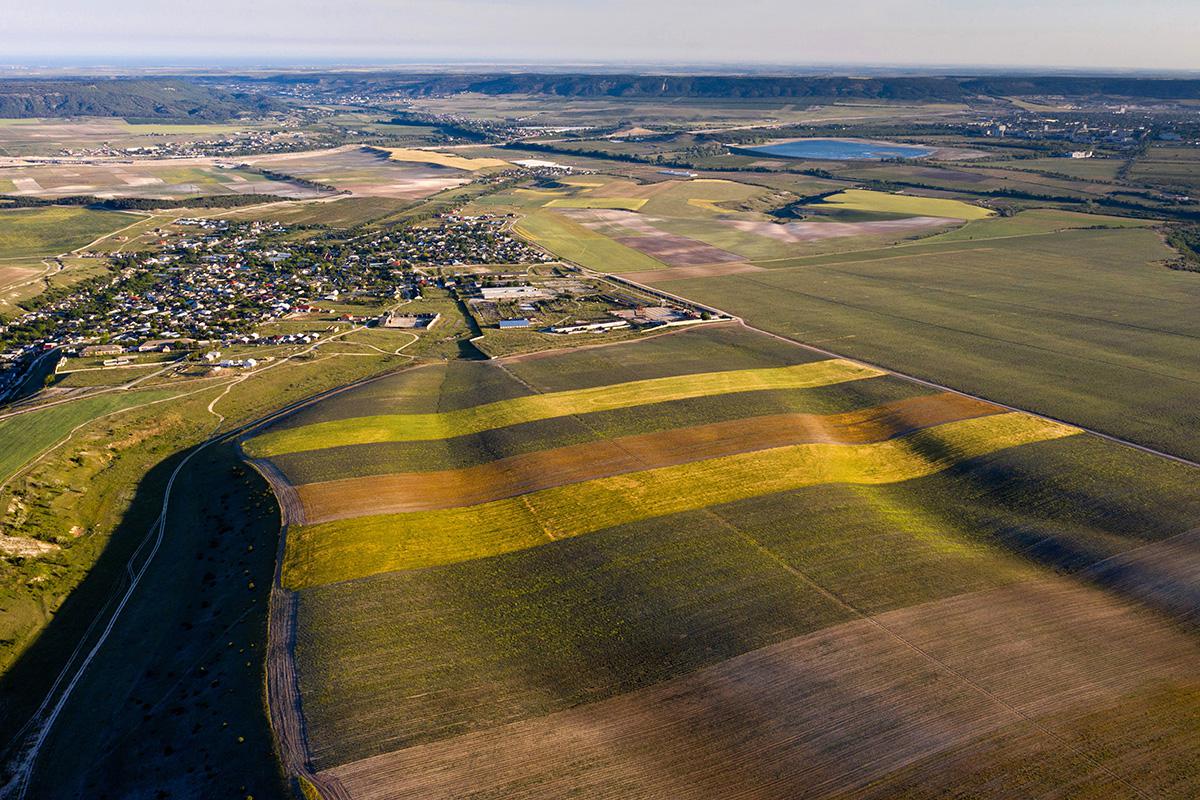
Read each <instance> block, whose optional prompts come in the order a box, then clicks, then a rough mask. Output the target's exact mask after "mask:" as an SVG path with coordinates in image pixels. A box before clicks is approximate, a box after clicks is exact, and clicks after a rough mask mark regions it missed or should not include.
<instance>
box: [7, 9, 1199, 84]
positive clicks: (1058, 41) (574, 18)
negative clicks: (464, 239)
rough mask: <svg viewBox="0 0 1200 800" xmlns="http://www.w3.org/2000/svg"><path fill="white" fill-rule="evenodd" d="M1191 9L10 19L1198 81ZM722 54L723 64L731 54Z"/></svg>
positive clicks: (515, 61) (436, 45) (192, 61)
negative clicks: (1190, 75) (1149, 74)
mask: <svg viewBox="0 0 1200 800" xmlns="http://www.w3.org/2000/svg"><path fill="white" fill-rule="evenodd" d="M1197 30H1200V4H1196V3H1194V2H1186V1H1185V0H1145V2H1142V3H1140V4H1137V5H1132V4H1128V3H1124V2H1118V0H1095V1H1094V2H1081V1H1080V0H1060V2H1056V3H1053V5H1052V6H1050V7H1048V6H1047V5H1046V4H1044V3H1039V2H1034V1H1033V0H1011V2H1008V3H1005V4H988V5H986V6H985V5H983V4H979V3H963V2H961V0H959V2H954V3H951V2H948V1H947V0H906V2H897V1H895V0H883V1H882V2H881V1H880V0H875V1H874V2H872V1H871V0H841V2H838V3H835V4H830V3H828V2H821V3H817V2H811V0H792V1H791V2H785V0H747V2H745V3H743V4H740V5H739V6H738V9H737V11H736V12H735V11H733V10H731V9H730V7H729V6H728V5H727V4H723V3H715V2H709V0H702V1H701V2H686V0H657V2H646V1H643V2H637V1H636V0H607V2H599V0H559V1H558V2H554V1H553V0H509V2H506V3H494V2H486V1H485V0H440V2H437V3H432V4H431V3H428V2H415V0H398V1H393V2H386V1H385V0H344V1H343V2H341V3H338V4H335V5H331V4H327V3H323V2H318V0H293V1H291V2H283V0H261V1H260V2H254V3H237V2H234V1H233V0H213V1H212V2H207V3H203V4H201V3H186V4H185V3H178V2H169V3H150V2H145V0H137V1H136V2H122V3H117V4H109V5H106V6H105V7H104V9H103V11H98V10H97V9H96V8H95V6H94V4H91V3H88V2H86V0H46V1H45V2H43V3H40V4H33V3H29V4H25V5H23V6H21V7H19V8H15V9H10V10H9V11H8V12H6V18H5V19H4V20H3V21H0V41H2V42H4V48H3V49H4V53H5V55H4V56H3V58H4V60H5V61H6V62H8V64H9V65H10V66H17V65H30V66H43V65H44V66H47V67H69V66H81V67H85V66H93V65H96V66H101V65H104V66H141V67H149V66H181V67H184V66H186V67H201V66H263V67H271V66H274V67H284V66H289V67H298V66H304V65H313V66H329V65H341V66H351V65H363V66H386V65H395V66H402V65H411V64H414V63H417V64H419V63H428V64H431V65H433V64H464V63H467V64H481V65H486V64H498V65H499V64H504V65H520V66H526V67H536V66H538V65H548V66H549V65H553V66H564V65H580V66H586V65H589V64H591V65H593V66H595V67H614V66H620V65H641V66H654V65H659V66H662V65H674V66H678V67H682V66H687V65H694V66H702V65H709V66H711V67H713V68H717V67H722V66H723V67H726V68H728V67H732V66H737V65H741V66H745V67H755V66H757V67H760V68H766V69H769V68H771V67H775V68H777V69H787V68H793V69H795V68H801V67H810V68H813V69H830V68H836V67H842V68H843V69H845V68H853V67H855V66H861V67H864V68H874V69H887V68H891V69H914V70H934V69H953V68H959V69H965V68H966V69H989V70H997V69H1025V70H1028V69H1046V70H1071V69H1075V70H1086V71H1103V70H1116V71H1125V70H1141V71H1194V70H1198V69H1200V53H1198V51H1197V49H1196V48H1195V47H1194V41H1193V40H1194V36H1195V33H1196V31H1197ZM717 53H719V56H718V55H716V54H717Z"/></svg>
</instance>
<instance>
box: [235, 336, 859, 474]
mask: <svg viewBox="0 0 1200 800" xmlns="http://www.w3.org/2000/svg"><path fill="white" fill-rule="evenodd" d="M881 374H883V373H881V372H880V371H879V370H876V369H872V368H871V367H866V366H863V365H861V364H855V363H853V362H850V361H844V360H842V359H829V360H826V361H816V362H811V363H808V364H797V365H795V366H789V367H770V368H764V369H746V370H731V371H728V372H703V373H696V374H691V375H675V376H672V377H669V378H650V379H648V380H640V381H630V382H629V383H617V384H612V385H609V386H595V387H592V388H590V389H576V390H573V391H564V392H551V393H548V394H535V395H527V396H524V397H515V398H512V399H509V400H500V401H497V402H495V403H487V404H485V405H480V406H472V407H470V408H464V409H461V410H458V411H447V412H444V413H440V414H380V415H376V416H370V417H353V418H350V419H340V420H332V421H329V422H317V423H314V424H312V425H305V426H303V427H300V428H292V429H289V430H281V431H273V432H270V433H266V434H263V435H262V436H257V437H255V438H253V439H251V440H249V441H248V442H246V444H245V450H246V452H247V453H248V454H249V455H251V456H253V457H255V458H266V457H269V456H274V455H279V454H281V453H296V452H301V451H304V450H319V449H322V448H326V447H339V446H342V445H351V444H369V443H373V442H412V441H425V440H429V439H448V438H451V437H454V436H463V435H466V434H470V433H479V432H481V431H486V430H491V429H493V428H502V427H506V426H508V425H517V424H519V423H522V422H534V421H536V420H542V419H551V418H553V417H565V416H569V415H571V414H586V413H589V412H593V411H609V410H612V409H615V408H628V407H630V406H640V405H646V404H648V403H661V402H664V401H667V400H683V399H687V398H691V397H704V396H707V395H716V394H730V393H733V392H750V391H762V390H767V389H807V388H812V387H816V386H828V385H832V384H835V383H845V382H847V381H855V380H860V379H862V378H873V377H876V376H879V375H881Z"/></svg>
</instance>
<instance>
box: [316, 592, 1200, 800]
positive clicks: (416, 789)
mask: <svg viewBox="0 0 1200 800" xmlns="http://www.w3.org/2000/svg"><path fill="white" fill-rule="evenodd" d="M1198 667H1200V647H1198V646H1197V645H1196V643H1195V642H1194V641H1192V639H1191V638H1190V637H1187V636H1186V635H1184V634H1183V633H1181V632H1178V631H1176V630H1174V629H1173V628H1171V627H1169V626H1168V625H1166V624H1165V623H1163V622H1161V621H1160V620H1158V618H1157V617H1155V616H1153V615H1151V614H1150V613H1148V612H1144V611H1141V610H1138V609H1135V608H1132V607H1130V606H1128V605H1125V604H1122V603H1121V602H1120V601H1117V600H1114V599H1113V598H1111V597H1109V596H1108V595H1106V594H1104V593H1103V592H1100V591H1098V590H1093V589H1089V588H1085V587H1080V586H1078V585H1076V584H1074V583H1071V582H1069V581H1068V580H1065V579H1048V580H1045V581H1037V582H1031V583H1025V584H1017V585H1012V586H1007V587H1004V588H1001V589H995V590H990V591H987V592H980V593H976V594H972V595H963V596H959V597H954V598H950V599H948V600H941V601H935V602H933V603H928V604H924V605H921V606H917V607H914V608H909V609H903V610H900V611H895V612H889V613H887V614H882V615H879V616H877V617H873V618H870V619H861V620H857V621H854V622H850V623H846V624H843V625H839V626H836V627H834V628H830V629H826V630H824V631H820V632H817V633H814V634H809V635H807V636H803V637H799V638H797V639H792V640H789V641H786V642H782V643H780V644H778V645H773V646H771V647H767V648H763V649H761V650H756V651H753V652H751V653H747V654H744V655H742V656H738V657H736V658H733V659H730V660H728V661H725V662H722V663H720V664H717V665H714V666H712V667H707V668H705V669H702V670H699V671H697V672H695V673H693V674H691V675H688V676H686V677H684V678H679V679H676V680H672V681H668V682H666V683H663V684H659V685H657V686H653V687H649V688H647V689H642V690H638V691H636V692H631V693H629V694H626V695H623V696H621V697H617V698H613V699H611V700H606V701H603V702H600V703H595V704H591V705H588V706H583V707H580V708H576V709H571V710H568V711H564V712H559V713H556V714H551V715H548V716H546V717H541V718H536V719H530V720H524V721H521V722H517V723H513V724H510V725H504V726H501V727H498V728H493V729H490V730H485V731H478V732H475V733H471V734H467V735H464V736H460V737H457V738H454V739H449V740H446V741H443V742H435V743H431V744H428V745H421V746H418V747H414V748H410V749H407V750H402V751H398V752H394V753H388V754H384V755H379V756H375V757H372V758H368V759H364V760H362V761H357V762H353V763H350V764H346V765H342V766H339V767H336V768H334V769H332V770H329V771H328V772H327V773H322V774H323V775H329V776H332V777H336V778H337V779H338V780H340V781H341V782H342V784H343V785H344V786H345V787H346V789H347V790H348V791H349V793H350V794H351V796H353V797H355V798H361V799H362V800H382V798H385V797H386V798H410V797H411V798H416V797H420V798H451V797H453V798H462V797H471V796H486V797H505V798H546V799H547V800H549V799H550V798H558V797H566V796H572V797H588V798H599V799H600V800H605V799H607V798H657V797H672V798H708V797H722V798H780V800H783V799H784V798H795V797H806V798H810V797H833V796H839V795H844V794H851V795H853V794H856V793H859V792H861V791H862V790H863V789H864V788H865V787H866V786H868V785H869V784H871V783H872V782H875V781H879V780H881V779H883V778H886V777H887V776H888V775H891V774H893V773H896V772H897V771H899V770H902V769H905V768H906V767H908V766H909V765H912V764H915V763H918V762H920V761H922V760H928V761H927V762H926V763H932V764H934V765H935V767H936V764H937V760H936V759H935V758H934V757H935V756H937V755H938V754H939V753H946V752H947V751H953V750H955V749H956V748H959V747H961V746H963V745H965V744H967V743H970V742H974V741H979V740H980V738H981V737H986V736H987V735H988V734H991V733H997V734H998V735H1003V734H1007V733H1010V732H1011V733H1018V732H1019V733H1020V734H1021V735H1020V736H1019V737H1013V739H1012V741H1013V742H1015V743H1017V746H1019V747H1028V748H1029V749H1030V750H1031V751H1032V750H1037V751H1039V752H1041V751H1046V750H1050V749H1055V748H1057V749H1059V750H1062V748H1063V746H1064V742H1061V741H1058V740H1057V736H1056V735H1055V734H1052V733H1050V731H1049V729H1048V728H1047V727H1046V726H1047V725H1048V724H1051V723H1052V722H1053V720H1054V719H1055V718H1056V715H1061V714H1078V713H1080V712H1083V711H1087V710H1091V709H1094V708H1100V707H1104V706H1105V705H1108V704H1112V703H1114V702H1119V701H1120V700H1121V699H1122V698H1125V697H1128V696H1129V695H1131V694H1133V693H1136V692H1138V691H1142V690H1144V689H1145V688H1146V687H1148V686H1154V685H1157V684H1159V683H1162V682H1168V683H1172V682H1173V683H1180V684H1189V683H1190V684H1194V683H1195V682H1196V680H1195V675H1196V672H1197V668H1198ZM1191 735H1192V736H1193V737H1194V738H1195V739H1196V743H1197V744H1200V731H1197V732H1195V733H1193V734H1191ZM1135 746H1136V745H1135V744H1132V743H1130V742H1127V741H1126V740H1125V739H1124V738H1123V734H1122V729H1121V728H1119V726H1118V727H1117V728H1116V729H1115V730H1113V731H1111V732H1108V733H1107V734H1106V735H1105V736H1104V737H1103V738H1102V739H1100V740H1090V739H1089V740H1083V741H1074V742H1071V743H1070V744H1069V745H1068V747H1069V749H1070V750H1077V751H1078V754H1079V759H1081V760H1082V763H1083V764H1084V765H1085V766H1086V765H1087V764H1088V763H1092V764H1095V765H1096V768H1097V771H1096V772H1095V773H1094V776H1093V777H1094V782H1093V784H1092V786H1091V788H1093V789H1095V788H1097V787H1096V785H1095V782H1099V783H1102V784H1104V785H1106V786H1109V787H1110V788H1113V789H1114V790H1115V791H1117V792H1119V793H1120V794H1122V795H1129V794H1133V793H1135V792H1136V793H1137V794H1142V792H1141V791H1140V790H1138V789H1136V787H1133V786H1130V785H1128V784H1127V783H1126V782H1125V781H1124V779H1123V778H1121V777H1120V776H1118V775H1115V774H1113V773H1112V772H1111V771H1109V770H1105V769H1103V767H1100V766H1099V764H1100V758H1099V755H1098V754H1101V753H1103V754H1104V755H1105V757H1107V756H1109V755H1113V754H1115V756H1116V757H1118V758H1119V757H1120V756H1121V755H1122V754H1123V753H1124V752H1125V749H1126V748H1130V747H1135ZM1184 752H1189V751H1187V750H1184ZM1007 755H1008V756H1011V753H1009V754H1007ZM1079 763H1080V762H1076V763H1075V765H1074V766H1075V767H1078V766H1079ZM958 766H959V767H961V764H959V765H958ZM1175 766H1176V767H1177V768H1179V769H1183V768H1184V767H1185V766H1186V765H1185V764H1177V765H1175ZM973 768H974V769H975V770H977V771H983V770H987V769H988V768H989V765H988V764H987V763H977V764H975V765H973ZM1070 778H1072V775H1062V776H1061V781H1060V783H1065V782H1066V781H1067V779H1070ZM1005 779H1006V778H1005V776H1000V781H1001V783H999V784H996V785H993V787H992V788H993V789H994V790H995V791H994V795H995V796H1003V795H1005V794H1006V792H1005V786H1006V784H1004V783H1003V781H1004V780H1005ZM948 788H953V787H948ZM1193 788H1194V787H1193ZM951 793H952V792H951ZM1097 796H1099V795H1097Z"/></svg>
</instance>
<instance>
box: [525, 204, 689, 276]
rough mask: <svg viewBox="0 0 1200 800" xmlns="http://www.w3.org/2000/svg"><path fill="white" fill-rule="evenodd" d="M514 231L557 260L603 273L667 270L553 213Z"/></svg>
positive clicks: (538, 214)
mask: <svg viewBox="0 0 1200 800" xmlns="http://www.w3.org/2000/svg"><path fill="white" fill-rule="evenodd" d="M514 230H516V232H517V233H519V234H521V235H522V236H524V237H525V238H527V239H529V240H530V241H532V242H533V243H534V244H537V245H540V246H541V247H544V248H546V249H547V250H549V251H550V252H552V253H554V254H555V255H557V256H560V257H562V258H566V259H569V260H571V261H574V262H575V263H577V264H582V265H583V266H585V267H591V268H592V269H595V270H599V271H602V272H637V271H641V270H648V269H662V268H663V267H664V266H665V265H664V264H663V263H662V262H661V261H658V260H656V259H653V258H651V257H650V256H648V255H645V254H643V253H639V252H638V251H637V250H634V249H633V248H630V247H626V246H624V245H623V244H620V243H619V242H614V241H613V240H612V239H609V238H608V237H607V236H603V235H601V234H599V233H596V232H594V231H590V230H588V229H587V228H584V227H583V226H582V225H578V224H576V223H574V222H572V221H571V220H568V219H566V218H565V217H563V216H561V215H559V214H555V213H553V212H550V211H535V212H532V213H529V214H527V215H525V216H524V217H523V218H522V219H521V221H520V222H519V223H517V225H516V226H515V228H514Z"/></svg>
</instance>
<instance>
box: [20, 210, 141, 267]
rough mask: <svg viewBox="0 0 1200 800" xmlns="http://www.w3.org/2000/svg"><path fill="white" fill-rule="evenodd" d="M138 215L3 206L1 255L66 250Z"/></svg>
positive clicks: (41, 254) (40, 254) (121, 226)
mask: <svg viewBox="0 0 1200 800" xmlns="http://www.w3.org/2000/svg"><path fill="white" fill-rule="evenodd" d="M138 219H140V217H138V216H135V215H133V214H124V213H121V212H118V211H93V210H91V209H88V208H75V207H50V208H21V209H0V259H4V258H29V257H32V256H51V255H56V254H58V253H63V252H66V251H68V250H73V249H75V248H77V247H81V246H83V245H85V244H88V243H89V242H91V241H92V240H93V239H96V238H98V237H100V236H103V235H104V234H105V233H109V232H111V231H115V230H117V229H118V228H123V227H124V226H126V225H128V224H129V223H131V222H135V221H137V220H138Z"/></svg>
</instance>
